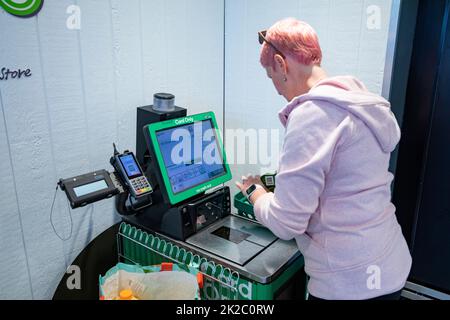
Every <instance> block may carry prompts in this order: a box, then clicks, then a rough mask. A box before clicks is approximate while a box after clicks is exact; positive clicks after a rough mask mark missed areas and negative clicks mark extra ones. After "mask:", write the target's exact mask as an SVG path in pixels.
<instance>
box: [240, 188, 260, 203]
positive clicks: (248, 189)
mask: <svg viewBox="0 0 450 320" xmlns="http://www.w3.org/2000/svg"><path fill="white" fill-rule="evenodd" d="M262 188H263V187H262V186H261V185H259V184H252V185H251V186H250V187H248V188H247V189H246V190H245V191H244V196H245V197H246V198H247V200H248V201H249V202H250V197H251V196H252V194H253V193H254V192H255V191H256V190H258V189H262Z"/></svg>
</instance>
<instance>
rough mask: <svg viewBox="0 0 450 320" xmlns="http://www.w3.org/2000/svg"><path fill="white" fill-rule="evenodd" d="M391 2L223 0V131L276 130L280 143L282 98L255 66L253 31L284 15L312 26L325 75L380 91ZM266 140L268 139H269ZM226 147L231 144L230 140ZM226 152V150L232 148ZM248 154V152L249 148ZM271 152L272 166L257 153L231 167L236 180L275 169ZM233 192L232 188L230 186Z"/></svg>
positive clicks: (257, 44)
mask: <svg viewBox="0 0 450 320" xmlns="http://www.w3.org/2000/svg"><path fill="white" fill-rule="evenodd" d="M391 5H392V1H391V0H283V1H276V0H246V1H241V0H227V1H226V8H225V12H226V14H225V17H226V18H225V22H226V40H227V41H226V46H225V48H226V54H225V64H226V74H225V75H226V81H225V87H226V90H225V99H226V100H225V101H226V103H225V123H226V127H227V129H229V128H241V129H244V130H246V129H268V130H270V129H275V130H279V135H278V136H276V135H270V134H269V137H273V138H274V144H275V145H277V146H278V147H280V146H281V142H282V138H283V133H284V132H283V130H282V127H281V125H280V124H279V121H278V117H277V113H278V111H279V110H280V109H281V108H282V107H283V106H284V105H285V104H286V101H285V100H284V98H282V97H281V96H278V94H277V93H276V91H275V89H274V87H273V85H272V82H271V80H270V79H268V78H267V76H266V74H265V71H264V69H263V68H262V67H261V66H260V64H259V53H260V45H259V43H258V36H257V32H258V31H260V30H264V29H267V28H269V27H270V26H271V25H273V24H274V23H275V22H276V21H278V20H280V19H283V18H287V17H295V18H298V19H301V20H304V21H306V22H308V23H310V24H311V25H312V26H313V27H314V28H315V29H316V31H317V33H318V35H319V40H320V43H321V46H322V49H323V56H324V57H323V67H324V68H325V69H326V71H327V72H328V74H329V75H330V76H334V75H348V74H350V75H354V76H356V77H358V78H360V79H361V80H362V81H363V82H364V83H365V84H366V85H367V87H368V88H369V90H371V91H373V92H375V93H381V89H382V82H383V72H384V66H385V64H384V61H385V54H386V47H387V39H388V27H389V21H390V15H391ZM372 6H375V8H377V9H378V12H376V14H378V13H379V15H378V17H379V18H380V20H379V21H380V28H379V29H371V28H372V21H373V20H372V19H373V18H377V17H374V11H373V10H372V8H373V7H372ZM368 22H369V27H370V28H368ZM277 137H278V138H279V140H280V141H279V142H278V143H276V141H275V140H276V139H277ZM258 141H260V140H258ZM269 141H270V142H271V143H272V140H269ZM228 142H230V141H228ZM258 143H260V142H258ZM228 147H229V149H230V148H231V146H230V143H228ZM247 149H248V150H251V148H247ZM268 149H269V150H271V148H268ZM228 152H229V153H231V152H232V150H228ZM234 153H236V151H234ZM248 153H249V154H250V155H251V154H252V151H249V152H248ZM270 154H271V155H274V159H272V161H271V165H266V164H265V163H267V161H259V160H261V158H260V157H259V159H258V163H257V164H255V165H250V164H236V165H232V166H231V168H232V171H233V176H234V177H235V180H236V179H238V178H240V177H241V176H242V175H246V174H248V173H253V174H259V173H264V172H269V171H273V170H275V169H276V168H277V157H276V153H275V152H273V153H270ZM247 159H249V157H247ZM233 192H237V190H236V189H235V188H233Z"/></svg>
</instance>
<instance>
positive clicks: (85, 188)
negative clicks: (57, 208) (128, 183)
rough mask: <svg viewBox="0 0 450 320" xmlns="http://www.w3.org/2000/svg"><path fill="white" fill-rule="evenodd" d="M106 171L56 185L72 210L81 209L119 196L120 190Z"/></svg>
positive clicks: (74, 178)
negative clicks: (64, 195) (63, 192)
mask: <svg viewBox="0 0 450 320" xmlns="http://www.w3.org/2000/svg"><path fill="white" fill-rule="evenodd" d="M113 178H114V177H111V176H110V173H109V172H108V171H106V170H99V171H95V172H90V173H87V174H83V175H80V176H76V177H72V178H69V179H60V180H59V182H58V185H59V186H60V188H61V190H63V191H65V193H66V195H67V198H68V199H69V203H70V206H71V207H72V209H75V208H79V207H83V206H85V205H87V204H89V203H93V202H96V201H99V200H103V199H106V198H111V197H113V196H115V195H117V194H119V192H120V189H119V188H118V186H116V185H115V184H114V182H113Z"/></svg>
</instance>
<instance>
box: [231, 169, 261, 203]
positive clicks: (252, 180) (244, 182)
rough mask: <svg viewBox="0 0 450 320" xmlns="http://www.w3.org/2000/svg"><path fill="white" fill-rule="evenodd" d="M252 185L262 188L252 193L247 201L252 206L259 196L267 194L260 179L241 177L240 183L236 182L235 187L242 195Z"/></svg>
mask: <svg viewBox="0 0 450 320" xmlns="http://www.w3.org/2000/svg"><path fill="white" fill-rule="evenodd" d="M253 184H256V185H260V186H261V187H262V188H258V189H256V190H255V191H254V192H253V194H252V196H251V197H250V199H249V200H250V202H251V203H252V204H254V203H255V202H256V201H257V200H258V198H259V197H260V196H262V195H263V194H266V193H267V190H266V189H265V187H264V184H263V183H262V181H261V177H260V176H252V175H250V174H249V175H248V176H246V177H245V176H243V177H242V182H236V186H237V187H238V188H239V190H241V192H242V193H243V194H245V190H247V189H248V188H249V187H250V186H251V185H253Z"/></svg>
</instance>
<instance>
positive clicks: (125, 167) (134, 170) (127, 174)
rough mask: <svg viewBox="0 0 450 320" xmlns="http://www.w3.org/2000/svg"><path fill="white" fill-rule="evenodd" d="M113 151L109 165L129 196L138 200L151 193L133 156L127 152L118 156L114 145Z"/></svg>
mask: <svg viewBox="0 0 450 320" xmlns="http://www.w3.org/2000/svg"><path fill="white" fill-rule="evenodd" d="M114 149H115V152H114V156H113V158H112V159H111V160H112V161H111V164H112V165H113V166H114V168H115V169H116V171H117V172H118V173H119V175H120V177H121V178H122V180H123V183H125V184H126V186H127V189H128V190H129V191H130V193H131V195H132V196H133V197H135V198H138V197H141V196H144V195H147V194H149V193H151V192H153V188H152V186H151V185H150V183H149V181H148V180H147V177H146V176H145V175H144V173H143V171H142V169H141V166H140V165H139V163H138V162H137V161H136V158H135V156H134V154H133V153H132V152H129V151H125V152H124V153H122V154H120V153H118V152H117V150H116V148H115V145H114Z"/></svg>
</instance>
